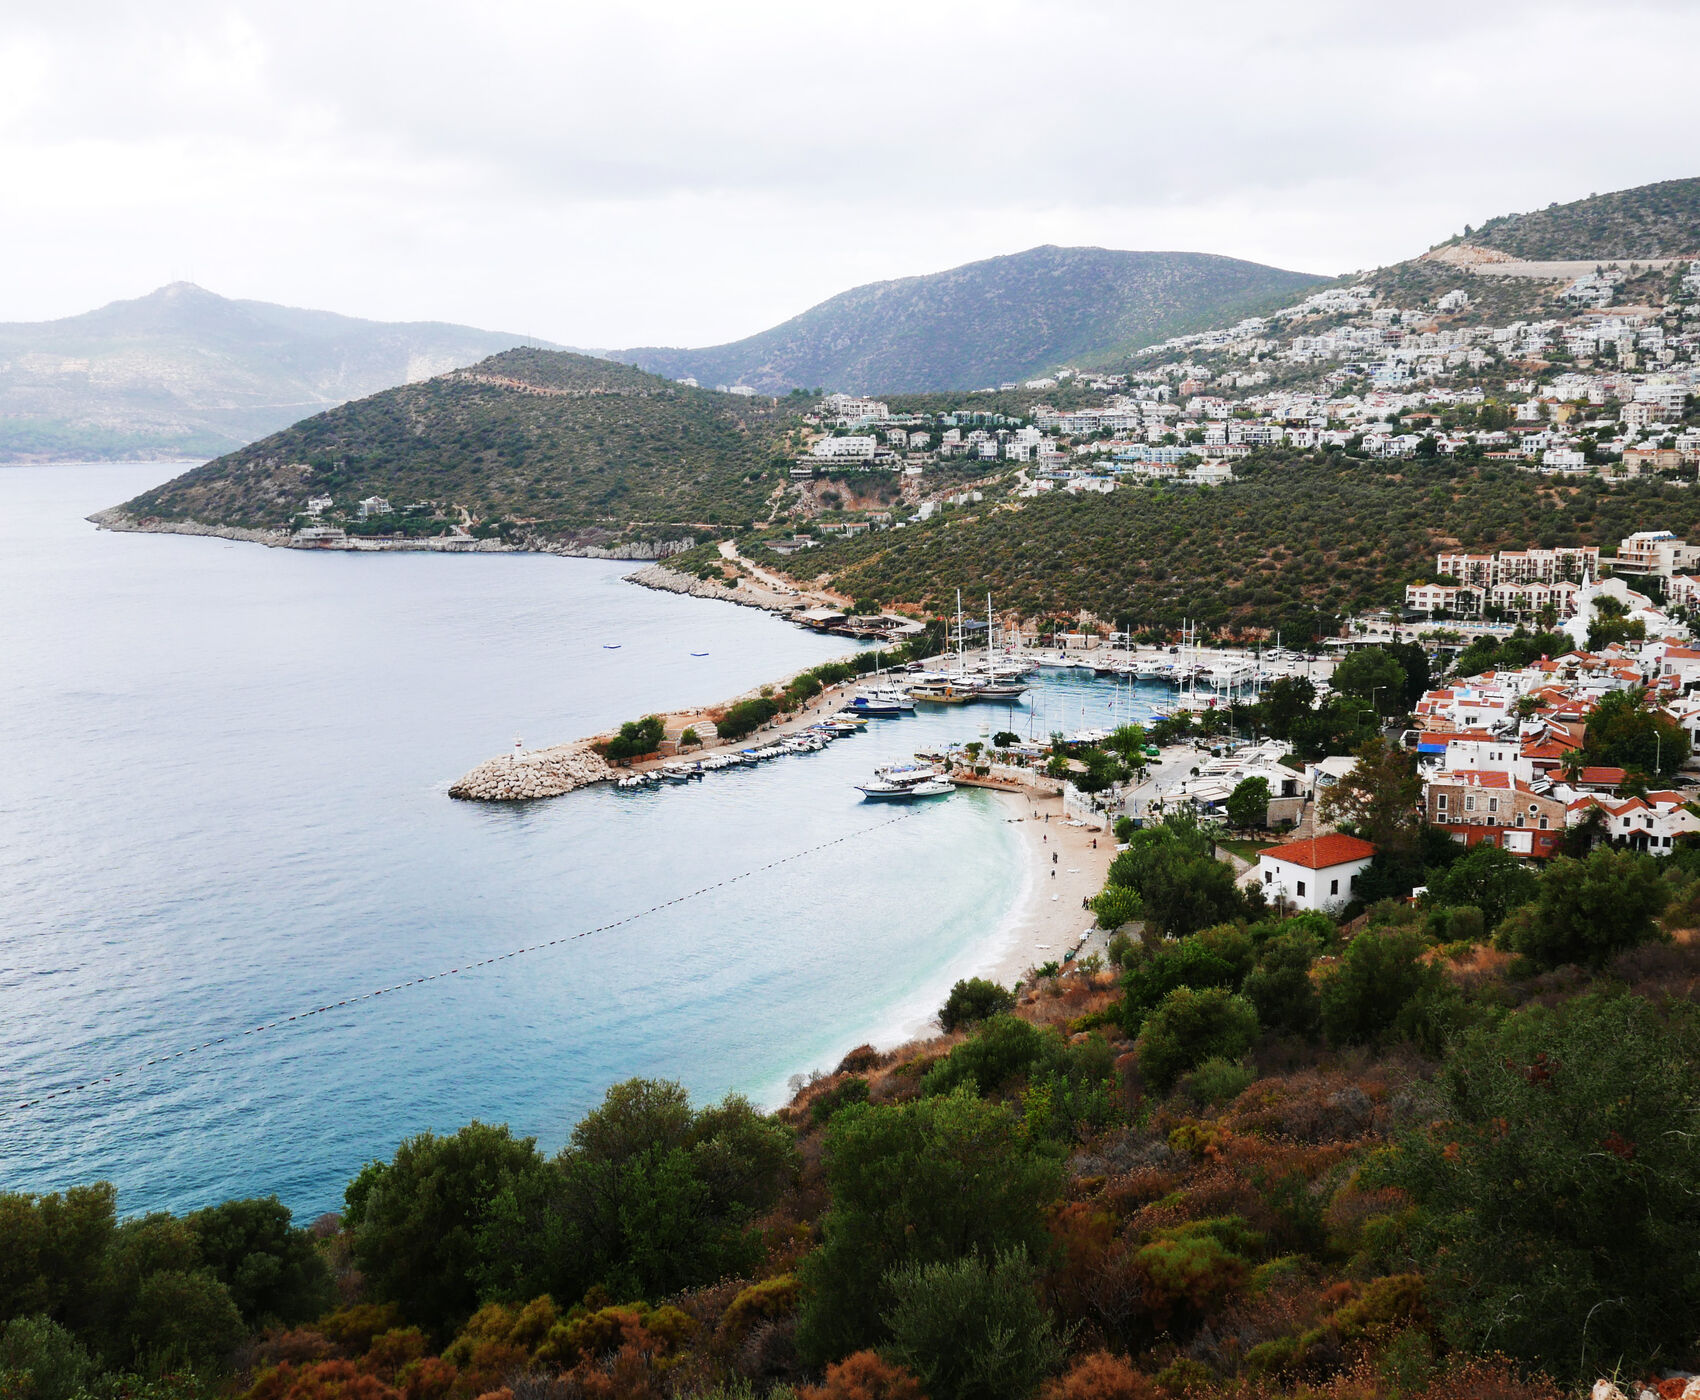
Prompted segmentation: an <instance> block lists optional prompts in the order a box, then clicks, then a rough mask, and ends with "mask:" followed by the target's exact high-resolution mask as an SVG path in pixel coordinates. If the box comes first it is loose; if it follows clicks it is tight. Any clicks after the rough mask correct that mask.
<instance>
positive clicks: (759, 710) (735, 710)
mask: <svg viewBox="0 0 1700 1400" xmlns="http://www.w3.org/2000/svg"><path fill="white" fill-rule="evenodd" d="M778 713H779V706H778V705H776V704H774V703H773V701H772V700H771V699H769V698H768V697H767V696H765V695H758V696H756V697H755V698H754V699H751V700H740V701H738V703H737V704H735V705H729V706H727V709H726V713H725V714H723V715H721V716H720V718H719V719H718V720H717V721H716V722H715V729H716V731H717V732H718V733H719V735H720V737H721V738H722V739H742V738H743V737H744V736H745V735H746V734H750V733H753V732H754V731H755V730H757V729H759V728H760V727H761V726H762V725H764V724H766V723H767V722H768V721H769V720H770V719H772V718H773V717H774V716H775V715H776V714H778Z"/></svg>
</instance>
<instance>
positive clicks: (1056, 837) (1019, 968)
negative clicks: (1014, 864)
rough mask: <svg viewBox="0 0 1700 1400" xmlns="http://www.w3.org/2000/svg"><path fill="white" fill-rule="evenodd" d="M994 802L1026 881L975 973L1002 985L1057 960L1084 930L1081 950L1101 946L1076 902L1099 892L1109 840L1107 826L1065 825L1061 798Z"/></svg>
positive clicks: (1015, 796)
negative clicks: (1014, 838) (1011, 832)
mask: <svg viewBox="0 0 1700 1400" xmlns="http://www.w3.org/2000/svg"><path fill="white" fill-rule="evenodd" d="M997 797H998V802H999V804H1000V805H1001V806H1002V807H1003V808H1004V813H1005V816H1004V819H1005V820H1006V821H1008V822H1010V823H1012V824H1013V825H1014V826H1015V828H1016V830H1017V831H1018V832H1019V834H1020V836H1021V849H1022V853H1023V859H1024V860H1025V861H1026V864H1027V869H1026V875H1027V881H1026V884H1025V885H1024V886H1023V888H1022V893H1021V899H1020V901H1019V902H1018V904H1017V905H1016V907H1015V909H1014V910H1012V911H1011V915H1010V918H1009V919H1008V920H1006V921H1005V923H1004V924H1003V926H1002V927H1001V928H1000V929H999V931H998V936H997V938H996V940H995V941H994V942H992V943H990V944H989V945H988V946H987V949H986V958H985V961H984V963H983V964H982V966H981V967H980V969H979V975H980V976H983V977H990V978H991V979H992V980H993V981H996V982H1001V983H1002V984H1003V985H1004V986H1006V987H1008V986H1012V985H1013V984H1014V983H1015V982H1017V981H1019V980H1020V979H1021V978H1022V977H1023V976H1024V975H1025V973H1026V972H1027V970H1028V969H1029V968H1030V967H1035V966H1038V965H1039V964H1041V963H1045V962H1050V961H1052V960H1053V959H1060V958H1061V957H1062V955H1063V954H1064V953H1065V952H1067V951H1068V950H1069V949H1070V948H1073V947H1076V946H1077V945H1078V944H1079V943H1080V939H1081V935H1082V934H1084V933H1086V932H1087V931H1088V930H1090V931H1091V937H1090V939H1089V940H1088V944H1087V947H1088V950H1090V949H1091V948H1098V947H1102V946H1103V943H1104V941H1105V937H1106V935H1105V933H1104V931H1103V930H1102V929H1097V928H1094V927H1093V923H1094V920H1093V915H1092V912H1091V910H1089V909H1083V908H1082V907H1081V903H1080V902H1081V900H1082V899H1089V898H1091V897H1092V896H1093V895H1095V894H1097V893H1098V891H1099V890H1101V889H1102V888H1103V887H1104V875H1105V873H1106V872H1107V871H1108V870H1109V868H1110V862H1111V861H1112V860H1114V859H1115V855H1116V841H1115V837H1114V836H1113V835H1112V834H1111V832H1110V830H1109V828H1108V826H1106V827H1104V828H1103V829H1102V830H1096V829H1093V828H1091V827H1087V826H1080V825H1076V824H1074V823H1072V822H1071V821H1070V820H1069V819H1068V818H1067V817H1065V815H1064V813H1063V804H1062V798H1061V797H1060V796H1049V795H1045V794H1041V793H1021V792H1004V793H999V794H998V795H997ZM1094 841H1096V842H1097V846H1096V848H1094V846H1093V844H1092V843H1093V842H1094Z"/></svg>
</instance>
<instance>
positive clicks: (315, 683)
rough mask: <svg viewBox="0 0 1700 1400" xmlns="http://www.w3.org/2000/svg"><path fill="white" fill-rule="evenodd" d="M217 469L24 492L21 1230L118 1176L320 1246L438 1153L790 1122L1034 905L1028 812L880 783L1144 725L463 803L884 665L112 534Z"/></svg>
mask: <svg viewBox="0 0 1700 1400" xmlns="http://www.w3.org/2000/svg"><path fill="white" fill-rule="evenodd" d="M182 467H183V464H170V463H146V464H133V463H132V464H117V465H114V464H96V465H88V464H57V465H42V466H19V467H8V468H0V599H3V600H4V602H3V605H0V1190H10V1191H30V1192H46V1191H56V1190H62V1189H64V1188H66V1187H68V1186H72V1185H76V1184H80V1183H87V1182H91V1181H95V1180H107V1181H111V1182H113V1183H114V1184H115V1185H116V1186H117V1188H118V1198H119V1209H120V1212H121V1214H124V1215H126V1216H128V1215H134V1214H137V1213H140V1212H144V1211H150V1210H174V1211H183V1210H190V1209H194V1208H197V1207H200V1206H204V1205H208V1204H212V1203H215V1202H218V1201H222V1200H225V1199H228V1198H231V1197H238V1196H254V1195H260V1196H269V1195H276V1196H278V1197H279V1198H280V1199H281V1200H282V1201H283V1202H284V1203H285V1204H286V1205H288V1206H289V1207H290V1208H291V1209H292V1210H293V1211H295V1213H296V1215H297V1218H301V1219H305V1218H311V1217H313V1216H316V1215H318V1214H320V1213H322V1212H325V1211H331V1210H335V1209H337V1208H338V1207H339V1205H340V1203H341V1199H342V1192H343V1188H344V1187H345V1185H346V1184H347V1182H348V1181H349V1180H350V1178H351V1177H352V1176H353V1175H354V1174H355V1173H356V1172H358V1171H359V1169H360V1167H361V1166H362V1165H363V1164H364V1163H365V1162H367V1161H370V1160H373V1159H385V1158H388V1157H389V1156H390V1155H391V1154H392V1153H393V1152H394V1150H395V1148H396V1146H397V1144H398V1143H399V1142H401V1141H402V1140H403V1139H404V1138H406V1137H408V1136H410V1135H413V1134H416V1133H420V1132H426V1131H429V1132H436V1133H452V1132H454V1131H455V1130H456V1129H458V1128H459V1127H460V1126H462V1125H463V1124H465V1123H467V1122H469V1121H472V1120H475V1119H476V1120H481V1121H483V1122H487V1123H507V1124H509V1125H510V1126H511V1128H512V1129H513V1131H514V1132H515V1133H517V1134H522V1135H526V1136H532V1137H535V1138H536V1139H537V1141H538V1143H539V1145H540V1146H541V1147H542V1148H544V1149H545V1150H549V1151H553V1150H556V1149H558V1148H559V1147H560V1146H561V1145H562V1144H563V1143H564V1142H565V1141H566V1140H567V1139H568V1137H569V1135H570V1133H571V1131H572V1127H573V1125H574V1123H575V1122H576V1121H577V1120H578V1119H579V1118H580V1117H581V1116H582V1115H583V1114H584V1113H585V1111H586V1110H587V1109H589V1108H591V1107H593V1106H594V1105H595V1104H596V1103H597V1102H598V1101H599V1100H600V1099H601V1097H602V1095H603V1093H604V1092H605V1091H606V1089H607V1088H608V1086H609V1085H610V1084H613V1083H615V1082H618V1081H620V1080H622V1079H626V1078H629V1077H632V1076H638V1075H641V1076H647V1077H654V1078H663V1079H671V1080H677V1081H679V1082H680V1083H682V1084H683V1085H685V1086H686V1087H687V1088H688V1089H689V1090H690V1092H691V1093H692V1095H693V1096H694V1097H695V1098H697V1099H698V1100H699V1101H707V1100H711V1099H716V1098H718V1097H720V1096H721V1095H724V1094H726V1093H729V1092H737V1093H742V1094H745V1095H748V1096H749V1097H751V1098H752V1099H754V1100H755V1101H757V1102H759V1103H762V1104H764V1105H769V1106H771V1105H773V1104H776V1103H779V1102H782V1101H783V1100H784V1098H785V1097H786V1095H787V1092H788V1089H787V1085H788V1083H789V1082H790V1081H791V1080H792V1078H793V1076H796V1075H798V1074H807V1073H809V1072H811V1071H813V1070H816V1069H821V1070H830V1069H831V1068H832V1067H833V1066H834V1065H835V1064H836V1063H837V1061H838V1059H839V1058H840V1057H841V1056H842V1055H843V1053H844V1052H845V1051H846V1050H847V1049H849V1048H851V1047H852V1046H854V1045H856V1044H858V1043H861V1042H864V1041H869V1040H873V1041H875V1042H877V1043H891V1042H894V1041H896V1040H898V1039H901V1038H903V1037H904V1036H907V1035H910V1034H915V1033H918V1032H921V1031H923V1030H924V1029H925V1026H926V1023H927V1021H928V1018H929V1017H930V1015H931V1013H932V1012H933V1011H934V1010H935V1009H936V1008H937V1007H938V1005H939V1004H940V1002H941V1001H942V999H943V996H944V993H945V992H946V991H947V990H948V988H949V986H950V984H951V983H952V982H953V981H954V980H955V979H956V978H957V977H958V976H962V975H966V974H968V973H971V972H973V971H975V970H978V969H979V968H981V967H983V966H985V965H987V964H988V963H989V962H990V961H991V955H990V953H989V952H988V950H991V949H995V947H996V946H997V945H998V943H999V940H1000V937H1001V933H1000V931H1001V930H1005V929H1007V927H1008V921H1009V920H1010V918H1011V916H1012V911H1013V910H1014V909H1015V907H1016V905H1017V902H1018V901H1019V900H1020V899H1021V897H1022V894H1023V890H1024V888H1025V882H1026V881H1027V880H1028V879H1029V878H1030V872H1028V871H1027V870H1026V869H1025V868H1024V862H1025V860H1026V857H1024V854H1023V852H1024V846H1023V843H1022V842H1021V841H1020V840H1019V839H1018V829H1017V828H1016V827H1015V826H1013V825H1012V824H1011V822H1010V820H1009V818H1010V815H1011V812H1010V809H1009V808H1008V807H1007V805H1006V804H1005V803H1004V802H1003V801H1002V800H1000V799H999V798H997V797H995V796H993V795H991V794H987V793H984V792H979V791H973V790H963V791H959V792H958V793H957V794H955V795H954V796H952V797H950V798H948V799H945V800H942V801H935V802H932V803H929V804H926V805H925V806H922V807H917V808H915V809H912V810H911V809H907V808H899V809H896V810H893V809H892V808H890V807H887V806H883V805H877V804H869V803H865V802H863V801H862V800H861V797H860V795H859V794H858V793H857V792H856V790H855V788H854V786H853V785H854V783H856V782H857V781H860V780H862V779H863V778H865V777H866V776H868V775H869V774H870V773H871V771H872V769H873V768H874V767H875V766H876V765H877V764H881V763H887V762H893V761H901V760H903V759H905V758H908V757H909V756H910V755H912V754H913V753H914V751H915V750H916V749H917V748H923V747H927V746H930V745H936V744H941V743H945V742H949V741H952V740H968V739H972V738H975V737H977V736H979V735H980V734H982V733H983V732H985V730H987V729H990V730H992V731H993V732H995V731H996V730H998V729H1004V728H1009V729H1014V730H1015V731H1017V732H1018V733H1022V734H1024V735H1025V734H1030V733H1031V734H1038V735H1045V734H1048V733H1050V732H1052V731H1054V730H1058V729H1075V728H1079V727H1081V726H1083V725H1102V724H1108V723H1110V722H1111V721H1112V720H1113V719H1114V718H1118V717H1122V718H1125V717H1127V716H1128V715H1129V714H1133V713H1135V712H1136V710H1135V706H1134V704H1133V703H1132V697H1130V696H1129V694H1128V692H1127V690H1126V688H1125V687H1124V688H1123V689H1122V690H1121V692H1119V693H1118V692H1117V690H1116V688H1115V687H1114V686H1113V685H1112V684H1111V683H1110V682H1107V681H1094V680H1093V679H1092V678H1091V677H1089V676H1085V675H1082V674H1080V673H1066V674H1057V673H1047V674H1046V676H1045V678H1044V680H1043V681H1042V683H1041V684H1040V685H1039V687H1038V688H1037V689H1036V691H1035V692H1034V693H1033V694H1032V695H1031V696H1030V697H1029V700H1028V702H1027V703H1025V704H1018V705H1011V706H1008V707H997V708H977V707H968V708H956V709H940V710H937V711H934V712H933V713H923V714H917V715H916V716H914V717H906V718H903V719H895V720H889V721H875V722H872V723H870V724H869V726H868V727H867V730H866V732H864V733H862V734H859V735H857V736H855V737H852V738H848V739H844V740H840V741H839V742H837V743H835V744H833V745H831V746H830V747H829V748H827V749H826V750H825V751H823V752H821V753H818V754H813V755H799V756H796V757H789V758H784V759H779V760H775V761H772V762H769V763H765V764H762V765H760V766H759V767H756V768H743V769H734V770H730V771H728V772H723V773H718V774H711V775H710V776H709V777H708V778H707V779H705V780H704V781H701V782H693V783H691V784H689V785H688V786H683V787H665V788H661V789H658V790H650V791H643V792H637V793H627V792H619V791H615V790H613V789H611V788H606V787H604V788H596V789H588V790H585V791H582V792H578V793H574V794H570V795H568V796H566V797H562V798H557V799H554V800H551V801H545V802H535V803H527V804H502V805H485V804H477V803H464V802H457V801H454V800H452V799H450V798H449V797H448V795H447V790H448V787H449V785H450V783H451V782H453V780H454V779H455V778H457V777H458V776H459V775H460V774H462V773H463V772H465V771H466V770H467V769H469V768H471V767H473V766H474V765H476V764H477V763H479V762H481V761H483V760H484V759H487V758H489V757H491V756H493V755H496V754H500V753H503V752H507V751H510V750H511V749H512V747H513V745H514V743H515V741H516V739H517V740H520V741H521V742H523V743H524V744H525V745H527V746H542V745H546V744H551V743H557V742H562V741H565V740H568V739H572V738H576V737H579V736H581V735H584V734H588V733H595V732H598V731H601V730H604V729H607V728H609V727H611V726H613V725H615V724H617V723H619V722H620V721H622V720H626V719H631V718H636V717H638V716H641V715H643V714H646V713H649V712H651V711H654V710H658V709H676V708H680V707H685V706H691V705H697V704H703V705H707V704H711V703H713V702H716V701H719V700H723V699H725V698H728V697H730V696H732V695H735V694H737V693H739V692H740V691H743V690H745V689H747V688H749V687H750V686H753V685H756V684H758V683H761V682H764V681H769V680H774V679H777V678H779V677H782V676H784V675H786V674H787V673H789V672H792V671H795V670H797V669H799V668H801V667H804V666H808V665H812V664H815V663H817V662H820V661H824V660H827V659H829V658H831V657H834V656H838V655H842V654H843V653H844V651H845V649H846V644H845V643H844V642H843V641H842V640H835V639H831V638H827V637H822V636H819V635H816V634H813V633H810V632H807V631H804V630H802V629H800V628H797V627H795V626H793V625H791V624H789V623H786V622H784V621H783V620H782V619H779V618H776V617H773V616H771V615H769V614H766V613H763V612H760V611H758V610H756V609H752V608H743V607H738V606H736V605H733V604H730V603H721V602H714V601H704V600H701V599H694V598H689V597H682V596H678V595H673V594H667V593H658V592H654V591H651V590H648V589H644V588H641V587H638V586H636V585H633V584H630V583H627V582H625V581H624V577H623V576H624V575H625V574H627V573H629V572H630V571H631V569H632V568H633V567H634V566H633V565H631V564H629V563H620V562H613V561H602V560H588V559H561V558H556V557H553V556H544V555H524V554H486V555H434V554H413V553H391V554H348V553H317V552H314V553H308V552H301V551H293V550H280V549H268V548H264V547H262V546H258V545H251V544H235V543H231V542H228V541H224V540H220V539H215V538H195V537H187V536H179V535H143V534H115V533H111V532H106V531H100V530H97V529H96V528H95V527H94V526H92V525H90V524H88V523H87V521H86V520H85V518H84V517H85V516H87V515H88V514H89V513H90V512H91V511H94V510H97V509H99V508H101V507H104V506H109V505H113V504H116V503H117V502H120V501H123V500H126V499H128V498H129V497H131V496H133V495H135V494H137V493H138V492H140V491H143V490H145V489H147V488H148V487H150V486H153V485H155V484H157V483H159V482H161V481H163V480H166V479H167V478H169V477H171V476H173V475H175V474H176V473H177V472H178V471H180V470H182ZM964 582H965V584H967V585H969V586H970V587H971V586H972V582H973V581H972V580H965V581H964ZM1156 698H1157V697H1155V696H1145V697H1142V698H1141V699H1140V700H1139V701H1138V705H1140V706H1143V707H1144V708H1145V709H1148V708H1149V706H1150V704H1151V703H1152V702H1153V701H1155V700H1156ZM1084 917H1085V916H1083V919H1084ZM1083 926H1084V924H1083ZM522 950H523V951H522ZM508 954H513V956H505V955H508ZM380 992H381V993H382V994H381V995H373V993H380Z"/></svg>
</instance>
